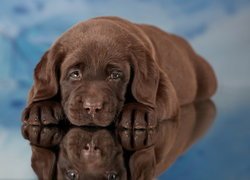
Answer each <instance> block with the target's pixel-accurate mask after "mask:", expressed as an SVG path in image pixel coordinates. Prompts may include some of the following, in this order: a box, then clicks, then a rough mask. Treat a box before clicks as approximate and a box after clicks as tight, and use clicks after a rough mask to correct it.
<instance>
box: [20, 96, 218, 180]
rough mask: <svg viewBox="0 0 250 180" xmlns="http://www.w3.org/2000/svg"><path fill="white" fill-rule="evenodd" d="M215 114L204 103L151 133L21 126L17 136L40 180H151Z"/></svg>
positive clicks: (208, 103) (190, 107) (189, 107)
mask: <svg viewBox="0 0 250 180" xmlns="http://www.w3.org/2000/svg"><path fill="white" fill-rule="evenodd" d="M215 114H216V109H215V105H214V103H213V102H212V101H210V100H208V101H204V102H199V103H195V104H190V105H186V106H183V107H182V108H181V111H180V114H179V116H178V117H177V118H176V119H172V120H166V121H163V122H161V123H159V125H158V127H157V128H155V129H146V130H128V129H116V128H109V129H107V128H95V127H67V126H66V127H65V126H64V127H62V126H61V127H59V126H48V127H40V126H30V125H23V126H22V134H23V136H24V138H25V139H27V140H29V141H30V146H31V147H30V148H31V150H32V155H31V166H32V169H33V170H34V172H35V173H36V175H37V176H38V177H39V179H47V178H51V179H54V178H56V179H135V180H136V179H153V178H154V177H158V176H159V175H160V174H162V173H164V172H165V171H166V170H167V169H168V168H169V167H170V166H171V165H172V164H173V163H174V162H175V160H176V159H177V158H178V157H179V156H180V155H181V154H183V153H184V152H185V151H186V150H187V149H188V148H189V147H190V146H191V145H192V144H193V143H194V142H196V141H197V140H198V139H199V138H200V137H202V136H203V134H204V133H205V132H206V131H207V129H208V128H209V127H210V126H211V124H212V123H213V120H214V118H215ZM163 176H164V175H163Z"/></svg>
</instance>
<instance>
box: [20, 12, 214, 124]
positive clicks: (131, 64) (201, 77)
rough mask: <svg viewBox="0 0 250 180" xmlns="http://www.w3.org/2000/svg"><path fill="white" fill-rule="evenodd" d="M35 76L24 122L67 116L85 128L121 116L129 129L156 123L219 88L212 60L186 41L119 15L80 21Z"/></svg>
mask: <svg viewBox="0 0 250 180" xmlns="http://www.w3.org/2000/svg"><path fill="white" fill-rule="evenodd" d="M34 74H35V75H34V79H35V81H34V85H33V86H32V88H31V91H30V94H29V99H28V106H27V108H26V109H25V111H24V113H23V121H24V122H27V123H30V124H33V125H39V124H57V123H58V122H59V121H60V120H61V119H63V118H64V117H66V118H67V119H68V120H69V121H70V122H71V123H72V124H74V125H79V126H81V125H97V126H103V127H104V126H108V125H109V124H111V123H112V122H113V121H114V122H115V123H116V124H118V125H119V126H122V127H124V128H136V129H141V128H153V127H155V126H156V125H157V121H158V120H162V119H169V118H172V117H174V116H176V115H177V113H178V110H179V107H180V105H184V104H187V103H191V102H193V101H197V100H203V99H207V98H209V97H210V96H212V95H213V94H214V93H215V90H216V86H217V83H216V78H215V74H214V72H213V70H212V68H211V67H210V65H209V64H208V63H207V62H206V61H205V60H204V59H203V58H202V57H200V56H199V55H197V54H196V53H195V52H194V50H193V49H192V48H191V46H190V45H189V44H188V43H187V42H186V41H185V40H184V39H182V38H180V37H178V36H176V35H173V34H169V33H166V32H164V31H162V30H161V29H159V28H157V27H154V26H150V25H144V24H135V23H132V22H129V21H127V20H124V19H121V18H118V17H98V18H94V19H90V20H88V21H85V22H81V23H79V24H77V25H75V26H73V27H72V28H71V29H69V30H68V31H67V32H65V33H64V34H63V35H62V36H61V37H60V38H59V39H58V40H57V41H56V42H55V43H54V44H53V45H52V46H51V48H50V49H49V50H48V51H47V52H46V53H45V54H44V55H43V57H42V59H41V61H40V62H39V64H38V65H37V66H36V68H35V73H34ZM118 117H119V118H118ZM131 117H132V118H131ZM118 119H119V120H118ZM131 119H132V120H131Z"/></svg>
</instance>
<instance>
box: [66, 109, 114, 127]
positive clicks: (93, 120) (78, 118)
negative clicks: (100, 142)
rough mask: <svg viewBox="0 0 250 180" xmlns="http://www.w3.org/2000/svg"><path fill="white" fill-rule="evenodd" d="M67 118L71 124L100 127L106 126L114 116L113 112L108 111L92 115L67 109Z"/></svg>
mask: <svg viewBox="0 0 250 180" xmlns="http://www.w3.org/2000/svg"><path fill="white" fill-rule="evenodd" d="M66 115H67V117H68V120H69V122H70V123H71V124H73V125H76V126H100V127H107V126H109V125H110V124H112V122H113V121H114V119H115V118H116V113H115V112H108V113H100V114H95V115H94V116H92V115H89V114H83V113H81V112H78V113H76V112H72V111H68V113H66Z"/></svg>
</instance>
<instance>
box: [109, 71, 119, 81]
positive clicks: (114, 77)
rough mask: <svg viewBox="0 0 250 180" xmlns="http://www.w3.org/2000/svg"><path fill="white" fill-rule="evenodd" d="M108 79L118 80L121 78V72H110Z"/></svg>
mask: <svg viewBox="0 0 250 180" xmlns="http://www.w3.org/2000/svg"><path fill="white" fill-rule="evenodd" d="M109 78H110V79H111V80H118V79H121V78H122V72H121V71H113V72H111V74H110V76H109Z"/></svg>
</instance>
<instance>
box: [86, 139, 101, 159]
mask: <svg viewBox="0 0 250 180" xmlns="http://www.w3.org/2000/svg"><path fill="white" fill-rule="evenodd" d="M83 153H84V155H85V156H98V155H100V149H99V148H98V147H97V146H96V145H95V144H94V143H93V142H92V141H91V142H90V143H87V144H86V145H85V147H84V148H83Z"/></svg>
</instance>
